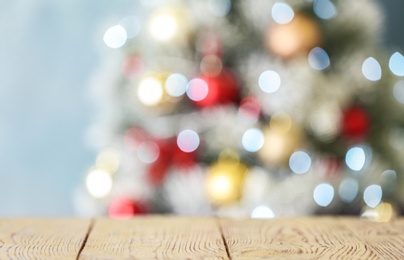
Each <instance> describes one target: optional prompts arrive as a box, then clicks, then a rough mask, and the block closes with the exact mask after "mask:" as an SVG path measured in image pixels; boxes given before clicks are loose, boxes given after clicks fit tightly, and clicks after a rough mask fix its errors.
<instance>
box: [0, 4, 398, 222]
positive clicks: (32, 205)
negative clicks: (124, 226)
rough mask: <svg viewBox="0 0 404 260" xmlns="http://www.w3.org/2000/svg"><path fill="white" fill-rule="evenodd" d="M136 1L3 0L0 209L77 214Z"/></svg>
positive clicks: (392, 12)
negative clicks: (108, 38) (118, 33)
mask: <svg viewBox="0 0 404 260" xmlns="http://www.w3.org/2000/svg"><path fill="white" fill-rule="evenodd" d="M381 2H382V3H383V5H384V6H385V8H386V10H387V14H388V15H387V21H386V25H387V30H386V37H384V42H385V43H386V45H387V46H388V50H390V49H391V50H396V49H401V50H404V34H403V33H402V32H401V31H400V30H402V28H403V27H404V19H403V18H401V17H402V14H401V13H402V10H404V2H403V1H401V0H389V1H381ZM132 4H133V2H132V1H124V0H121V1H108V0H86V1H79V0H70V1H69V0H65V1H52V0H38V1H24V0H13V1H10V0H0V216H60V215H73V214H74V210H73V207H72V194H73V192H74V189H75V188H76V187H77V186H78V185H79V184H80V183H81V182H82V178H83V176H84V173H85V172H86V170H87V169H88V167H89V166H90V165H91V163H92V162H93V160H94V157H95V152H94V151H92V150H90V149H89V148H88V147H87V146H86V144H85V141H84V137H85V131H86V130H87V128H88V127H89V126H90V124H91V122H92V121H91V120H92V116H93V115H94V110H95V108H94V104H92V103H91V101H90V99H89V97H88V82H89V79H90V76H91V75H92V73H93V72H94V71H95V69H96V68H97V66H98V65H99V64H98V63H99V54H100V52H101V51H103V49H102V47H100V43H101V42H102V36H103V32H104V30H105V29H106V28H107V27H106V26H111V25H113V24H114V23H116V22H117V21H119V18H121V17H122V16H123V15H127V14H129V13H128V12H129V11H130V7H132ZM114 19H115V20H114ZM117 19H118V20H117ZM105 48H106V47H105Z"/></svg>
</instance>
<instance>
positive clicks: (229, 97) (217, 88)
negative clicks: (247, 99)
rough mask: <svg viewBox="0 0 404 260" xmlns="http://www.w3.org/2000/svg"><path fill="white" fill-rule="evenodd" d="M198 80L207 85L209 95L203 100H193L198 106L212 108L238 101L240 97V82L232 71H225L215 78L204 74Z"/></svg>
mask: <svg viewBox="0 0 404 260" xmlns="http://www.w3.org/2000/svg"><path fill="white" fill-rule="evenodd" d="M198 78H199V79H201V80H203V82H205V83H206V85H207V94H206V96H204V97H203V98H201V99H199V98H198V100H193V101H194V103H195V104H196V105H197V106H200V107H210V106H214V105H220V104H227V103H231V102H235V101H236V100H237V98H238V96H239V87H238V82H237V80H236V78H235V77H234V75H233V74H232V73H231V72H230V71H228V70H224V69H223V70H222V71H221V72H220V73H219V74H217V75H215V76H208V75H204V74H202V75H200V76H198ZM203 87H206V86H203ZM196 88H197V87H196ZM196 91H197V90H196Z"/></svg>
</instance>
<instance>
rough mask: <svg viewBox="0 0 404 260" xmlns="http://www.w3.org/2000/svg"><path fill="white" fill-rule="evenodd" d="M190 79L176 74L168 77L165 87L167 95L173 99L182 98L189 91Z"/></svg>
mask: <svg viewBox="0 0 404 260" xmlns="http://www.w3.org/2000/svg"><path fill="white" fill-rule="evenodd" d="M187 85H188V79H187V77H185V76H184V75H183V74H180V73H174V74H171V75H170V76H168V78H167V80H166V82H165V84H164V87H165V89H166V91H167V93H168V94H169V95H170V96H172V97H180V96H182V95H184V94H185V92H186V90H187Z"/></svg>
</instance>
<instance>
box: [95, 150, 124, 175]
mask: <svg viewBox="0 0 404 260" xmlns="http://www.w3.org/2000/svg"><path fill="white" fill-rule="evenodd" d="M119 165H120V160H119V155H118V152H117V151H116V150H114V149H105V150H102V151H101V152H100V153H99V154H98V156H97V159H96V166H97V168H100V169H104V170H106V171H108V172H110V173H114V172H115V171H116V170H118V168H119Z"/></svg>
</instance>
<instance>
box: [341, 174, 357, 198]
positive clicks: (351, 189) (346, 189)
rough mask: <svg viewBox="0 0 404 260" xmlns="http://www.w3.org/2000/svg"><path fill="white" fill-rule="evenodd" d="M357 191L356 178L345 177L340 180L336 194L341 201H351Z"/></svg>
mask: <svg viewBox="0 0 404 260" xmlns="http://www.w3.org/2000/svg"><path fill="white" fill-rule="evenodd" d="M358 192H359V183H358V180H356V179H354V178H345V179H344V180H342V181H341V183H340V185H339V189H338V195H339V197H340V199H341V200H342V201H343V202H346V203H350V202H352V201H353V200H354V199H355V198H356V196H357V195H358Z"/></svg>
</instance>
